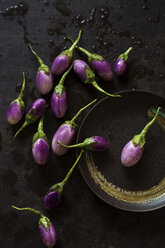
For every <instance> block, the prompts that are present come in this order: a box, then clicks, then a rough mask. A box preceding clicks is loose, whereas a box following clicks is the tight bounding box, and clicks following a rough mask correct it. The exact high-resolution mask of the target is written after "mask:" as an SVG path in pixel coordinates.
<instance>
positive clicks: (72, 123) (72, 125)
mask: <svg viewBox="0 0 165 248" xmlns="http://www.w3.org/2000/svg"><path fill="white" fill-rule="evenodd" d="M62 125H68V126H70V128H71V129H72V130H73V129H75V128H76V127H77V124H76V123H75V121H72V120H71V121H65V122H64V123H63V124H62Z"/></svg>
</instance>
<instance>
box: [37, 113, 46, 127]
mask: <svg viewBox="0 0 165 248" xmlns="http://www.w3.org/2000/svg"><path fill="white" fill-rule="evenodd" d="M44 118H45V114H43V115H42V116H41V118H40V120H39V124H38V131H41V130H42V131H43V126H44Z"/></svg>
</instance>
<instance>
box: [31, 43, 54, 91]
mask: <svg viewBox="0 0 165 248" xmlns="http://www.w3.org/2000/svg"><path fill="white" fill-rule="evenodd" d="M28 46H29V48H30V50H31V52H32V53H33V54H34V55H35V56H36V58H37V60H38V62H39V63H40V66H39V68H38V71H37V77H36V86H37V89H38V91H39V92H40V94H42V95H46V94H48V93H49V92H50V91H51V89H52V88H53V76H52V73H51V72H50V69H49V67H48V66H47V65H45V64H44V62H43V60H42V59H41V58H40V57H39V56H38V55H37V53H36V52H35V51H34V50H33V48H32V46H31V45H30V44H28Z"/></svg>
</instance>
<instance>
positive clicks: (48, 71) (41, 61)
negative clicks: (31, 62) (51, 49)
mask: <svg viewBox="0 0 165 248" xmlns="http://www.w3.org/2000/svg"><path fill="white" fill-rule="evenodd" d="M28 47H29V48H30V50H31V52H32V53H33V54H34V55H35V57H36V58H37V60H38V62H39V63H40V67H39V68H38V71H44V72H45V73H46V74H49V73H50V69H49V67H48V66H47V65H45V64H44V62H43V60H42V59H41V58H40V57H39V56H38V54H37V53H36V52H35V51H34V50H33V48H32V46H31V45H30V44H28Z"/></svg>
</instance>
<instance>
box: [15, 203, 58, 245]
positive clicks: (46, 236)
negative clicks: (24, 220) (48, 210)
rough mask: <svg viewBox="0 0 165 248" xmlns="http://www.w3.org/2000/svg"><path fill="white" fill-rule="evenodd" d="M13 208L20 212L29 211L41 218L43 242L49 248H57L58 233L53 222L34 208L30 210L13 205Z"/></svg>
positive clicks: (40, 229)
mask: <svg viewBox="0 0 165 248" xmlns="http://www.w3.org/2000/svg"><path fill="white" fill-rule="evenodd" d="M12 208H14V209H16V210H19V211H28V212H31V213H33V214H36V215H38V216H39V217H40V219H39V232H40V236H41V239H42V242H43V243H44V245H45V246H46V247H47V248H53V247H54V246H55V244H56V239H57V235H56V231H55V229H54V226H53V224H52V223H51V221H50V220H49V219H48V218H47V217H46V216H45V215H43V213H42V212H40V211H38V210H36V209H34V208H29V207H26V208H18V207H16V206H13V205H12Z"/></svg>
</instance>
